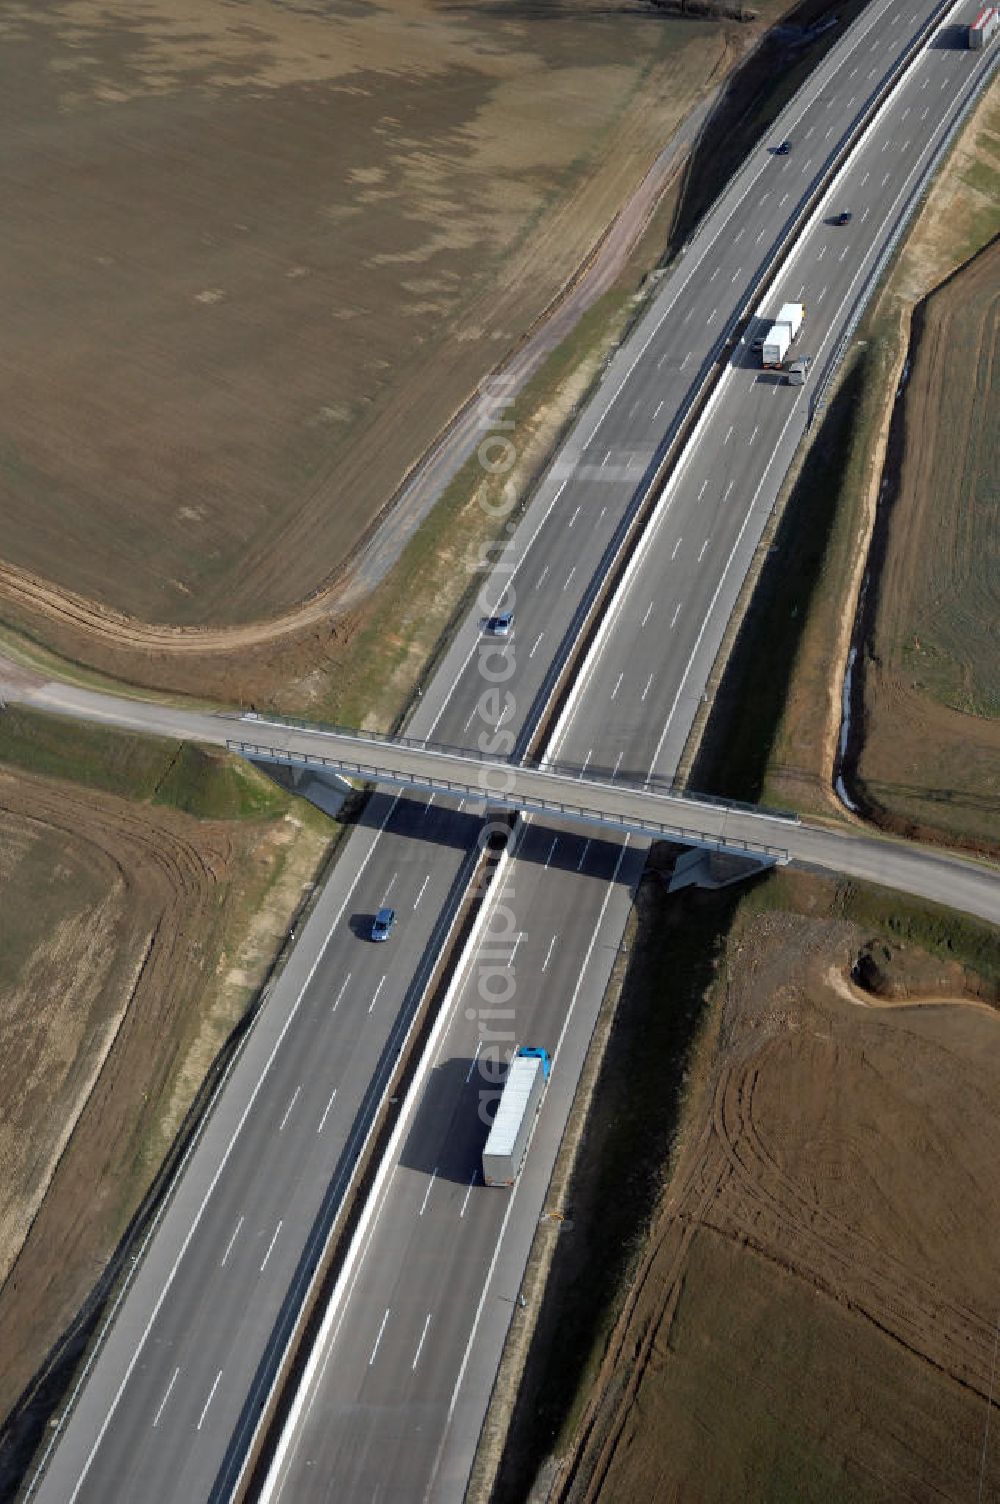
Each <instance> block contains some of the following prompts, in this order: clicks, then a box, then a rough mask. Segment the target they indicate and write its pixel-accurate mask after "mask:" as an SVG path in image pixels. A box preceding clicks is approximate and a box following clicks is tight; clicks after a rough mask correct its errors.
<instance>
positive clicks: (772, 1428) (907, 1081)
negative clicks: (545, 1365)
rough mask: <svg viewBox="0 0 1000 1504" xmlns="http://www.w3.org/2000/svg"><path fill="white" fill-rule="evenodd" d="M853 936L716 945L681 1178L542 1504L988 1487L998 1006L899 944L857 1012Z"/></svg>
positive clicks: (836, 927) (768, 933)
mask: <svg viewBox="0 0 1000 1504" xmlns="http://www.w3.org/2000/svg"><path fill="white" fill-rule="evenodd" d="M813 886H814V887H815V890H816V892H817V894H818V893H820V891H821V886H820V884H818V883H817V884H814V885H813ZM811 907H813V908H814V909H815V910H817V912H819V911H821V910H822V909H823V908H824V907H825V905H824V903H823V902H822V899H821V898H817V897H814V899H813V901H812V904H811ZM861 938H863V937H862V936H861V935H860V933H859V931H858V930H857V928H856V927H855V926H853V925H851V924H848V923H845V922H843V921H831V920H830V919H827V918H820V917H817V918H815V919H808V918H803V917H801V916H799V915H794V916H793V915H789V914H785V913H773V912H769V913H766V914H763V915H757V916H756V918H755V919H754V920H753V921H752V922H751V923H744V924H743V925H741V926H740V927H739V929H738V931H737V932H736V933H735V935H734V937H733V940H732V941H731V943H730V956H731V957H732V960H733V963H736V958H737V957H738V958H739V960H738V965H736V964H734V965H733V967H732V969H731V970H730V971H729V972H728V974H729V988H728V996H727V998H726V1000H725V1001H724V1003H723V1002H720V1004H719V1006H718V1013H717V1015H716V1018H715V1022H714V1024H713V1027H712V1028H711V1029H710V1031H709V1039H708V1041H707V1043H706V1046H705V1053H704V1055H703V1059H702V1063H701V1066H700V1076H699V1079H698V1084H697V1085H696V1086H694V1087H693V1091H692V1095H691V1100H690V1102H689V1106H688V1110H687V1112H686V1117H685V1127H684V1130H683V1132H684V1140H683V1146H682V1149H681V1151H680V1155H679V1159H678V1164H677V1168H676V1171H675V1173H674V1175H673V1177H672V1180H671V1184H670V1188H669V1191H668V1193H667V1195H666V1197H665V1200H664V1201H663V1203H662V1206H661V1209H660V1211H659V1212H658V1214H657V1217H656V1220H655V1223H654V1226H653V1228H652V1231H651V1235H650V1237H649V1238H648V1240H647V1245H646V1248H645V1252H644V1256H643V1259H642V1262H641V1264H640V1266H639V1269H638V1272H637V1274H636V1276H635V1278H634V1280H633V1281H632V1284H631V1287H630V1290H629V1293H628V1296H627V1298H626V1304H625V1308H624V1311H623V1314H622V1317H621V1318H620V1320H619V1322H618V1324H617V1326H616V1328H615V1331H614V1334H613V1337H612V1340H611V1343H610V1345H609V1348H608V1351H607V1353H606V1355H605V1359H604V1362H603V1365H602V1368H601V1373H600V1378H599V1380H598V1383H597V1385H596V1387H595V1391H594V1393H593V1396H592V1398H591V1400H590V1402H589V1404H588V1407H587V1410H586V1412H585V1416H584V1422H583V1425H582V1427H581V1428H580V1430H579V1431H578V1433H577V1438H576V1442H575V1445H574V1448H573V1451H572V1453H571V1456H570V1457H569V1458H568V1459H567V1460H566V1461H565V1463H564V1467H563V1471H562V1474H561V1481H560V1483H559V1484H558V1486H557V1487H556V1489H555V1490H554V1492H553V1495H552V1498H553V1499H559V1500H565V1501H570V1500H572V1501H574V1504H578V1501H583V1500H586V1501H589V1504H598V1501H605V1500H607V1501H609V1504H610V1501H612V1500H619V1499H624V1498H644V1499H645V1498H654V1497H655V1498H656V1499H657V1500H663V1501H667V1500H678V1501H681V1500H683V1501H692V1500H694V1501H701V1500H713V1501H715V1500H718V1501H719V1504H722V1501H726V1500H732V1499H734V1498H743V1499H747V1500H751V1499H765V1498H767V1499H772V1498H778V1497H788V1498H795V1499H796V1500H816V1501H817V1504H818V1501H820V1500H831V1499H834V1498H837V1499H841V1498H842V1499H848V1498H850V1499H851V1500H852V1501H856V1500H872V1501H874V1500H884V1499H888V1498H892V1499H912V1500H931V1499H948V1500H955V1501H958V1500H965V1499H968V1498H975V1497H977V1492H976V1491H977V1486H978V1483H979V1474H980V1467H981V1466H982V1467H983V1468H984V1479H985V1483H986V1488H987V1491H986V1493H985V1494H984V1495H983V1497H992V1494H993V1492H994V1491H995V1490H996V1489H997V1488H998V1487H1000V1445H998V1446H994V1447H989V1448H988V1449H987V1451H986V1453H985V1454H984V1452H983V1441H984V1427H985V1421H986V1415H987V1410H988V1395H989V1392H990V1388H991V1374H992V1369H993V1359H994V1338H995V1325H996V1321H997V1316H998V1310H997V1292H996V1277H995V1267H994V1265H993V1259H992V1252H991V1250H992V1249H994V1248H995V1247H996V1244H997V1239H998V1237H1000V1194H998V1191H997V1187H996V1177H995V1173H994V1168H993V1167H994V1164H995V1159H996V1154H997V1151H998V1149H1000V1111H998V1108H997V1102H998V1100H1000V1096H998V1087H1000V1015H998V1013H997V1011H996V1010H995V1008H994V1007H992V1006H984V1005H983V1004H982V1003H981V1002H980V1001H979V1000H978V999H973V998H969V1001H970V1002H973V1006H972V1007H963V1006H961V1005H956V1002H955V1001H954V1000H955V999H961V998H962V997H963V995H964V996H966V997H968V993H967V992H966V989H965V987H964V985H963V978H962V973H961V970H960V968H958V967H955V966H949V965H948V964H944V963H936V962H932V961H930V959H929V958H926V957H925V958H924V961H923V962H922V963H920V964H917V961H918V959H919V957H918V955H915V954H913V953H911V954H910V956H909V962H908V964H909V975H908V981H907V983H906V985H907V987H908V988H909V997H908V998H903V999H900V1000H897V1001H895V1002H892V1003H889V1004H888V1005H886V1006H874V1007H867V1008H859V1007H858V1006H857V1003H856V1000H855V998H853V997H851V996H850V995H849V994H850V991H851V990H853V989H851V986H850V984H849V983H847V982H845V981H844V978H845V977H846V973H847V969H848V968H849V966H850V965H851V962H852V958H853V957H854V956H856V954H857V945H858V941H859V939H861ZM831 967H832V968H833V969H834V971H835V972H836V975H837V982H836V985H833V986H831V985H830V971H831ZM845 988H846V989H847V990H848V996H846V997H845V996H844V992H845ZM919 988H923V989H925V990H922V991H921V990H917V989H919ZM945 999H948V1000H949V1001H948V1005H947V1006H940V1007H934V1006H928V1004H930V1003H932V1002H935V1001H936V1002H944V1000H945ZM872 1001H873V1002H874V1003H875V1004H879V1003H880V1001H882V1000H879V999H873V1000H872ZM995 1419H996V1417H995V1416H994V1420H995Z"/></svg>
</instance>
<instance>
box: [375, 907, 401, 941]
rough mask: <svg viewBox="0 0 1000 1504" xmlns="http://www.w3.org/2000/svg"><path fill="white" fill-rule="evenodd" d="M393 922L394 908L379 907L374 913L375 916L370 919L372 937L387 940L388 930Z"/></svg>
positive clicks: (394, 921) (394, 917)
mask: <svg viewBox="0 0 1000 1504" xmlns="http://www.w3.org/2000/svg"><path fill="white" fill-rule="evenodd" d="M395 923H396V910H395V909H379V911H378V913H377V914H376V915H375V918H374V919H373V920H372V939H373V940H388V938H389V931H390V930H391V929H392V927H393V925H394V924H395Z"/></svg>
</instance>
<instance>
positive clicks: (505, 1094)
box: [483, 1047, 551, 1185]
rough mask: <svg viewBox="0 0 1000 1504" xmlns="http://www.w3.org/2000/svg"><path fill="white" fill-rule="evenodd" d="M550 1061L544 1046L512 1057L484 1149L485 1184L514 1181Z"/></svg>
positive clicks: (520, 1052) (500, 1183) (510, 1183)
mask: <svg viewBox="0 0 1000 1504" xmlns="http://www.w3.org/2000/svg"><path fill="white" fill-rule="evenodd" d="M550 1064H551V1062H550V1060H549V1054H548V1051H547V1050H542V1049H533V1048H527V1047H526V1048H523V1049H520V1050H518V1052H517V1054H516V1055H515V1056H514V1058H513V1060H512V1061H511V1063H510V1070H509V1071H508V1072H507V1079H506V1081H505V1082H504V1086H503V1091H502V1092H501V1094H500V1101H499V1102H498V1104H497V1110H496V1116H495V1117H494V1119H493V1123H492V1125H491V1127H490V1136H489V1138H488V1139H487V1140H486V1148H485V1149H484V1150H483V1179H484V1180H485V1182H486V1184H487V1185H513V1184H514V1181H515V1180H516V1179H517V1177H518V1173H519V1171H520V1169H521V1163H522V1161H523V1159H524V1153H525V1150H526V1149H527V1147H528V1139H529V1138H530V1136H531V1125H532V1123H533V1122H534V1121H535V1113H536V1112H537V1111H538V1107H539V1104H540V1103H541V1100H542V1093H543V1092H544V1090H545V1083H546V1081H547V1080H548V1079H549V1069H550Z"/></svg>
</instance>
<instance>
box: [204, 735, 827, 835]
mask: <svg viewBox="0 0 1000 1504" xmlns="http://www.w3.org/2000/svg"><path fill="white" fill-rule="evenodd" d="M226 746H227V747H228V749H229V751H231V752H236V753H238V754H239V755H240V756H241V757H247V758H257V759H258V760H259V761H267V762H273V763H277V764H280V765H282V766H286V767H301V768H320V769H325V770H327V771H329V772H334V773H338V774H351V775H354V776H356V777H361V778H365V779H368V780H370V781H371V782H372V783H389V784H393V785H394V786H396V787H399V788H413V789H427V790H429V791H430V792H432V793H440V794H447V795H451V796H454V797H456V798H460V799H476V800H477V801H480V802H481V803H482V805H483V813H484V814H485V812H486V810H487V809H497V808H500V809H510V810H516V811H521V812H523V813H525V814H541V815H552V816H555V817H556V818H558V819H563V820H571V821H579V822H580V823H582V824H585V825H597V826H600V827H601V828H603V829H607V830H614V831H627V832H632V833H635V834H636V835H645V836H649V837H650V838H651V839H656V840H673V841H677V842H678V843H679V844H682V845H688V846H703V847H705V848H706V849H711V850H715V851H740V852H746V853H752V854H754V855H759V856H762V857H766V858H768V859H771V860H774V861H777V862H781V863H785V862H787V861H788V860H789V851H788V849H787V848H786V847H783V846H772V845H771V844H770V843H769V842H767V841H751V840H747V839H746V838H745V837H741V836H723V835H717V834H715V833H714V832H712V831H705V830H701V829H699V828H698V827H697V826H695V825H684V824H677V823H675V822H674V821H669V820H657V819H654V818H652V817H651V816H644V815H642V814H635V815H628V814H618V813H616V812H615V811H613V810H606V809H601V808H599V807H598V806H597V805H595V804H584V803H577V802H576V801H575V800H570V799H566V798H557V797H553V798H548V797H546V796H544V795H540V794H528V793H522V794H519V793H517V792H516V791H515V790H513V789H511V790H503V789H484V788H482V787H480V785H479V784H476V783H472V782H469V781H467V780H460V779H456V778H446V777H445V776H444V775H443V774H434V773H419V772H410V771H407V770H406V769H403V768H392V767H387V766H385V765H384V764H382V765H378V764H375V763H365V762H363V761H362V759H361V758H344V757H329V756H324V755H322V754H321V753H311V752H292V751H289V750H288V749H286V748H283V747H271V746H265V745H263V744H261V743H256V742H239V741H229V742H227V743H226ZM497 766H499V765H497ZM584 786H585V787H586V785H584ZM592 787H594V788H597V787H599V785H596V784H595V785H592ZM651 797H653V798H663V797H664V796H663V795H655V794H654V795H651ZM678 802H680V801H678ZM753 813H757V814H759V813H761V812H760V811H753ZM795 823H796V824H798V823H799V822H798V821H797V820H796V821H795Z"/></svg>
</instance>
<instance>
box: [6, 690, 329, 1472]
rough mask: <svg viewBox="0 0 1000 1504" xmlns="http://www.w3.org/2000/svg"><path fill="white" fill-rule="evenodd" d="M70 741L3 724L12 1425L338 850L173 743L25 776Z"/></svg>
mask: <svg viewBox="0 0 1000 1504" xmlns="http://www.w3.org/2000/svg"><path fill="white" fill-rule="evenodd" d="M60 745H61V728H60V730H59V731H58V732H57V733H56V735H55V736H50V735H49V734H48V729H47V723H46V722H45V721H44V720H42V718H38V717H27V716H24V715H22V714H21V713H19V712H15V711H7V712H5V715H4V717H3V721H2V724H0V883H2V894H3V901H2V904H0V1100H2V1101H3V1104H4V1110H3V1114H2V1116H0V1351H2V1352H3V1354H4V1362H3V1365H2V1368H0V1420H2V1419H3V1418H4V1417H5V1416H6V1415H7V1412H8V1410H9V1408H10V1406H11V1405H12V1404H13V1403H14V1402H15V1401H16V1400H17V1398H18V1396H19V1394H20V1393H21V1391H22V1389H23V1387H24V1386H25V1385H26V1384H27V1383H28V1381H29V1380H30V1379H31V1377H32V1375H33V1373H34V1372H35V1370H36V1368H37V1366H38V1365H39V1364H40V1363H41V1361H42V1359H43V1358H44V1357H45V1355H46V1353H47V1351H48V1350H49V1348H50V1346H51V1345H52V1344H53V1343H54V1342H55V1341H56V1339H57V1338H58V1337H59V1336H60V1334H61V1332H62V1330H63V1328H64V1326H65V1324H66V1322H67V1321H68V1320H69V1319H70V1318H71V1317H72V1316H73V1315H74V1314H75V1313H76V1311H77V1310H78V1308H79V1306H80V1304H81V1302H82V1301H83V1300H84V1298H85V1297H86V1296H87V1295H88V1293H89V1292H90V1290H91V1288H92V1286H93V1284H94V1281H95V1279H96V1278H97V1276H98V1275H99V1273H100V1272H101V1270H102V1269H103V1268H104V1266H105V1264H106V1262H107V1260H108V1258H109V1257H110V1255H111V1253H112V1252H113V1250H114V1247H115V1244H116V1243H117V1241H118V1239H119V1238H120V1237H121V1235H122V1232H123V1231H124V1229H125V1226H126V1224H127V1222H128V1220H129V1218H130V1217H131V1216H132V1214H133V1212H134V1211H135V1209H136V1206H137V1205H138V1203H139V1201H140V1199H141V1197H142V1195H143V1194H144V1192H145V1191H146V1189H147V1187H148V1186H149V1184H150V1182H151V1180H152V1179H153V1177H154V1175H155V1174H156V1172H157V1170H158V1169H159V1167H160V1164H161V1162H162V1159H163V1155H164V1153H165V1151H166V1149H167V1147H168V1146H169V1144H170V1142H171V1140H172V1139H173V1136H174V1135H175V1133H176V1131H177V1129H178V1127H179V1125H180V1123H181V1121H182V1119H183V1116H184V1113H185V1112H186V1110H187V1108H188V1106H189V1105H190V1103H191V1101H192V1100H193V1098H194V1096H195V1094H196V1092H197V1090H198V1088H199V1087H200V1085H201V1083H202V1080H203V1078H204V1076H205V1073H206V1071H207V1069H208V1067H209V1065H210V1064H211V1061H212V1059H213V1058H214V1056H215V1055H216V1053H217V1051H218V1049H219V1047H220V1045H221V1044H222V1042H223V1041H224V1039H225V1038H226V1036H227V1034H228V1033H229V1031H230V1030H231V1029H232V1027H233V1025H234V1024H235V1023H236V1022H237V1020H238V1019H239V1017H240V1016H241V1014H242V1012H243V1010H244V1009H245V1007H246V1005H247V1002H248V999H249V998H250V997H251V995H252V992H253V989H254V987H255V985H256V983H257V982H258V980H259V978H260V976H261V975H262V973H263V971H264V969H265V967H266V966H267V965H268V963H269V961H270V959H271V957H272V956H273V954H274V951H275V947H276V945H277V944H278V943H279V942H280V938H281V936H282V935H283V933H284V929H285V926H286V924H287V922H288V917H289V915H290V914H291V913H292V912H293V910H294V908H295V906H296V904H297V903H298V902H299V899H300V897H301V894H302V890H303V885H304V883H305V882H307V881H308V880H309V879H310V878H311V877H312V876H313V874H314V870H315V867H316V864H317V862H318V861H319V860H320V858H321V856H322V853H323V851H324V848H325V845H326V842H327V840H328V834H327V830H326V829H325V828H324V827H325V825H326V823H327V822H324V821H322V820H321V818H320V817H318V816H315V817H314V816H313V815H310V816H309V817H308V821H309V823H308V825H307V827H306V828H303V827H302V824H301V819H300V817H299V815H298V813H297V812H294V811H293V809H292V802H291V801H290V800H289V798H288V797H287V796H286V795H284V794H282V793H281V792H280V791H279V790H277V789H275V788H274V787H273V786H271V785H270V784H268V783H267V781H266V780H265V779H264V778H263V777H262V776H261V775H259V774H256V773H252V772H250V771H249V770H247V771H246V773H244V772H243V771H242V770H240V769H238V768H231V765H229V764H227V763H225V762H224V761H223V760H222V759H216V758H214V757H212V756H210V755H207V754H202V753H199V752H195V751H194V750H193V749H192V750H189V751H187V752H185V751H181V750H179V749H178V748H177V747H175V746H173V745H171V744H167V743H161V742H155V741H151V740H150V741H136V740H130V739H128V738H123V737H118V736H115V737H110V736H108V735H107V734H105V733H101V732H96V731H94V732H89V731H81V733H80V737H79V746H78V748H77V752H78V758H77V761H78V765H79V766H78V768H77V772H78V775H79V780H80V781H77V782H69V781H67V780H66V779H65V778H62V777H58V776H38V775H34V774H30V773H28V772H26V771H24V767H23V764H24V763H25V762H31V763H34V764H36V765H39V766H42V767H46V766H48V767H49V768H50V770H51V771H52V772H58V760H59V757H60V755H61V754H60V750H59V749H60ZM63 755H64V754H63ZM230 769H231V771H230ZM126 791H129V792H130V794H131V797H125V792H126ZM185 809H187V810H196V811H200V817H199V814H196V813H185V812H183V811H184V810H185ZM331 828H332V827H331ZM3 1469H4V1459H3V1456H2V1449H0V1477H2V1475H3Z"/></svg>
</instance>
